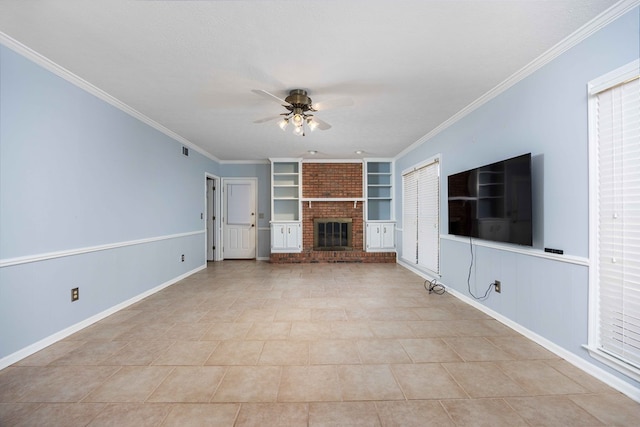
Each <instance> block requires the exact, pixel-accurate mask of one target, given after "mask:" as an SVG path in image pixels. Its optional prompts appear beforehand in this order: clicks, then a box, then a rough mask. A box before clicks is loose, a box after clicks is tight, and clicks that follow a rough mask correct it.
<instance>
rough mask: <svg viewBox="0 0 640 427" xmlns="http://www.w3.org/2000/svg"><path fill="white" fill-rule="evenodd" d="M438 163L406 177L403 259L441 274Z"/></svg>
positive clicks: (403, 207)
mask: <svg viewBox="0 0 640 427" xmlns="http://www.w3.org/2000/svg"><path fill="white" fill-rule="evenodd" d="M439 166H440V165H439V162H438V161H437V160H435V161H432V162H430V163H428V164H426V165H424V166H421V167H419V168H417V169H414V170H411V171H409V172H407V173H405V174H403V176H402V186H403V187H402V188H403V200H402V212H403V214H402V218H403V221H402V227H403V233H402V258H403V259H405V260H406V261H407V262H410V263H412V264H418V265H420V266H421V267H424V268H426V269H429V270H431V271H433V272H435V273H439V271H440V167H439Z"/></svg>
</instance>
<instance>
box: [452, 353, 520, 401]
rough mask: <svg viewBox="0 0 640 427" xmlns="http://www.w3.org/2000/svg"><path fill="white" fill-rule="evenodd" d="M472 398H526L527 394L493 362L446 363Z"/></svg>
mask: <svg viewBox="0 0 640 427" xmlns="http://www.w3.org/2000/svg"><path fill="white" fill-rule="evenodd" d="M443 366H444V368H445V369H446V370H447V372H449V374H451V376H452V377H453V378H454V379H455V380H456V381H457V383H458V384H459V385H460V386H461V387H462V388H463V389H464V391H465V392H467V394H469V396H471V397H504V396H524V395H526V394H527V393H526V392H525V390H524V389H523V388H522V387H520V386H519V385H518V384H517V383H516V382H515V381H513V380H512V379H511V378H509V377H508V376H507V375H505V374H504V372H502V370H501V369H500V368H499V367H498V366H496V365H495V364H494V363H492V362H469V363H444V364H443Z"/></svg>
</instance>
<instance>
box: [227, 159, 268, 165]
mask: <svg viewBox="0 0 640 427" xmlns="http://www.w3.org/2000/svg"><path fill="white" fill-rule="evenodd" d="M218 162H220V164H221V165H268V164H269V160H266V159H259V160H218Z"/></svg>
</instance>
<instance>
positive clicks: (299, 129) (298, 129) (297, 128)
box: [293, 125, 304, 136]
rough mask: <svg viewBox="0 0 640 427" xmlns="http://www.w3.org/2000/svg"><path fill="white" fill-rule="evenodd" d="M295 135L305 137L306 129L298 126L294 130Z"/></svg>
mask: <svg viewBox="0 0 640 427" xmlns="http://www.w3.org/2000/svg"><path fill="white" fill-rule="evenodd" d="M293 134H294V135H298V136H300V135H304V129H302V125H300V126H296V127H295V128H294V129H293Z"/></svg>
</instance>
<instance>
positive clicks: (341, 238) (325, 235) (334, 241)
mask: <svg viewBox="0 0 640 427" xmlns="http://www.w3.org/2000/svg"><path fill="white" fill-rule="evenodd" d="M352 222H353V221H352V219H351V218H314V220H313V249H314V250H316V251H349V250H352V249H353V244H352V231H351V229H352V225H353V224H352Z"/></svg>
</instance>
